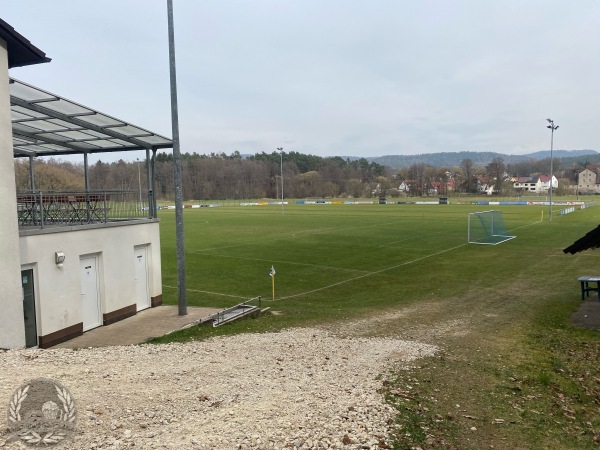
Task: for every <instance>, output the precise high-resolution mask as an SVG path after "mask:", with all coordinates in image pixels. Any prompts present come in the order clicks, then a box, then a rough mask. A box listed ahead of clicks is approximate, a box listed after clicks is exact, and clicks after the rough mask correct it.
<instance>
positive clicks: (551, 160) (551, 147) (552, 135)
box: [546, 119, 558, 220]
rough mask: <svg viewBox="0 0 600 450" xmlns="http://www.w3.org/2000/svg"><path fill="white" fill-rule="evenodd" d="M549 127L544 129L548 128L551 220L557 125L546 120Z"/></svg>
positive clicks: (550, 120) (552, 121)
mask: <svg viewBox="0 0 600 450" xmlns="http://www.w3.org/2000/svg"><path fill="white" fill-rule="evenodd" d="M546 120H547V121H548V123H549V124H550V125H548V126H547V127H546V128H550V130H551V134H550V220H552V191H553V190H554V189H553V188H554V186H553V185H552V181H553V178H554V169H553V165H552V163H553V159H552V150H553V148H554V130H557V129H558V125H554V120H552V119H546Z"/></svg>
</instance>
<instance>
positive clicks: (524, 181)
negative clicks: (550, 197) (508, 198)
mask: <svg viewBox="0 0 600 450" xmlns="http://www.w3.org/2000/svg"><path fill="white" fill-rule="evenodd" d="M513 188H515V190H518V191H522V192H524V193H527V192H529V193H532V194H542V193H548V192H549V189H550V177H549V176H548V175H540V176H537V177H529V178H528V177H519V178H518V179H517V180H516V181H514V182H513ZM552 188H553V190H556V189H557V188H558V179H557V178H556V177H555V176H554V175H552Z"/></svg>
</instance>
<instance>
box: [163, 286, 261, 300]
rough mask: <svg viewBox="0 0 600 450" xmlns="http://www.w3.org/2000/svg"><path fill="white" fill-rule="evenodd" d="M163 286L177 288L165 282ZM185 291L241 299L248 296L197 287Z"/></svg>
mask: <svg viewBox="0 0 600 450" xmlns="http://www.w3.org/2000/svg"><path fill="white" fill-rule="evenodd" d="M163 287H166V288H170V289H177V287H176V286H167V285H166V284H163ZM186 292H200V293H202V294H211V295H220V296H222V297H233V298H242V299H248V298H250V297H242V296H241V295H231V294H221V293H219V292H210V291H201V290H199V289H189V288H187V289H186Z"/></svg>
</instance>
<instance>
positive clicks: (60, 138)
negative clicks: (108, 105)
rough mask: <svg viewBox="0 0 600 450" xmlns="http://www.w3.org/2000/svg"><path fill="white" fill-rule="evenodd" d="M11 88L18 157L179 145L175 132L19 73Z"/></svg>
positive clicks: (14, 142) (15, 144)
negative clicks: (149, 126)
mask: <svg viewBox="0 0 600 450" xmlns="http://www.w3.org/2000/svg"><path fill="white" fill-rule="evenodd" d="M9 89H10V108H11V117H12V132H13V152H14V155H15V156H16V157H19V156H48V155H50V156H56V155H68V154H81V153H100V152H115V151H130V150H144V149H160V148H172V147H173V142H172V140H171V139H169V138H166V137H164V136H161V135H159V134H156V133H153V132H151V131H148V130H145V129H144V128H141V127H138V126H135V125H131V124H129V123H127V122H125V121H123V120H119V119H116V118H114V117H111V116H109V115H108V114H104V113H101V112H99V111H96V110H94V109H92V108H88V107H87V106H83V105H80V104H78V103H75V102H73V101H71V100H67V99H66V98H63V97H60V96H58V95H56V94H52V93H50V92H47V91H44V90H42V89H40V88H37V87H35V86H31V85H29V84H27V83H24V82H22V81H19V80H16V79H14V78H11V79H10V87H9Z"/></svg>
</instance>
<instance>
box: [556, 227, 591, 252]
mask: <svg viewBox="0 0 600 450" xmlns="http://www.w3.org/2000/svg"><path fill="white" fill-rule="evenodd" d="M598 247H600V225H599V226H598V227H597V228H595V229H593V230H592V231H590V232H589V233H587V234H586V235H585V236H583V237H582V238H581V239H578V240H576V241H575V242H574V243H573V244H571V245H570V246H568V247H567V248H565V249H564V250H563V252H564V253H570V254H572V255H574V254H575V253H579V252H581V251H583V250H588V249H590V248H598Z"/></svg>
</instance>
